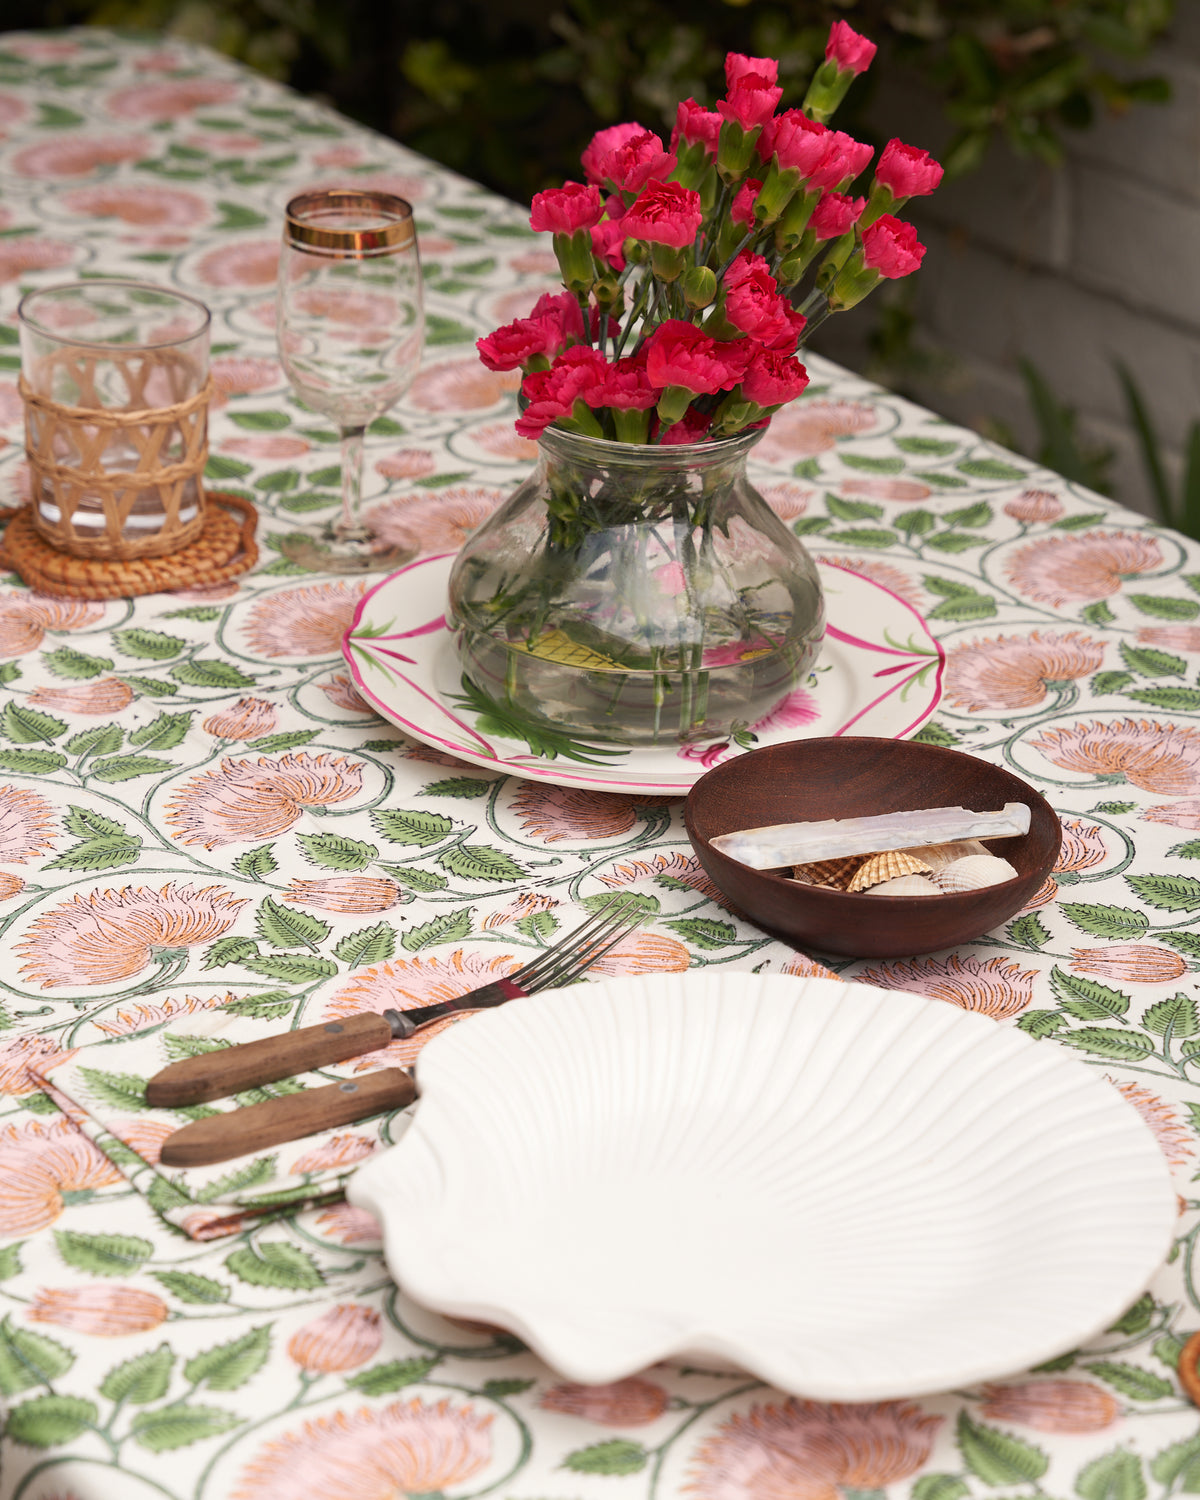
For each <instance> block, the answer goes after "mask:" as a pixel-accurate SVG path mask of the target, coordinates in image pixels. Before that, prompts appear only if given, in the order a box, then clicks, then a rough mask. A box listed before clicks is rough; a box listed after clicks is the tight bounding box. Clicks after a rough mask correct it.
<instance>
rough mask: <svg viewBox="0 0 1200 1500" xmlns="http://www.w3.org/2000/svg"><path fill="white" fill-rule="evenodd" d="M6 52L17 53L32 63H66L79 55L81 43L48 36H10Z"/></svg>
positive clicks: (7, 38)
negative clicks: (68, 59) (70, 58)
mask: <svg viewBox="0 0 1200 1500" xmlns="http://www.w3.org/2000/svg"><path fill="white" fill-rule="evenodd" d="M4 50H5V51H6V52H15V53H16V54H17V55H18V57H24V58H27V59H28V60H29V61H30V62H41V63H55V62H65V61H66V60H67V58H69V57H77V56H78V55H79V43H78V42H68V41H65V40H60V39H59V38H57V37H48V36H20V35H17V36H8V37H5V39H4Z"/></svg>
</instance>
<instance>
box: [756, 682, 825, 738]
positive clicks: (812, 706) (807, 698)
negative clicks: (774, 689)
mask: <svg viewBox="0 0 1200 1500" xmlns="http://www.w3.org/2000/svg"><path fill="white" fill-rule="evenodd" d="M820 717H821V710H820V709H819V708H818V707H817V700H816V699H815V698H814V697H813V695H812V694H811V693H808V692H805V690H804V689H803V688H796V689H794V690H793V691H792V692H790V693H788V694H787V696H786V697H785V698H781V699H780V701H779V702H778V703H777V704H776V705H775V707H774V708H773V709H772V710H771V712H770V713H769V714H767V715H765V717H763V718H761V719H756V720H755V721H754V724H753V728H754V730H755V732H756V733H760V734H766V733H768V732H769V731H771V730H774V729H800V728H802V727H803V726H804V725H805V724H812V723H815V721H816V720H817V719H819V718H820Z"/></svg>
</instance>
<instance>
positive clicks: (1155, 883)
mask: <svg viewBox="0 0 1200 1500" xmlns="http://www.w3.org/2000/svg"><path fill="white" fill-rule="evenodd" d="M1125 879H1126V881H1127V882H1128V884H1129V886H1130V888H1131V889H1132V890H1133V893H1134V895H1136V896H1139V897H1140V898H1141V899H1142V900H1143V901H1145V902H1146V904H1147V905H1149V906H1155V907H1157V908H1158V909H1159V910H1160V911H1195V910H1196V909H1197V908H1198V907H1200V880H1197V879H1196V878H1195V877H1194V876H1191V875H1126V877H1125ZM1146 925H1147V926H1148V925H1149V924H1148V923H1147V924H1146Z"/></svg>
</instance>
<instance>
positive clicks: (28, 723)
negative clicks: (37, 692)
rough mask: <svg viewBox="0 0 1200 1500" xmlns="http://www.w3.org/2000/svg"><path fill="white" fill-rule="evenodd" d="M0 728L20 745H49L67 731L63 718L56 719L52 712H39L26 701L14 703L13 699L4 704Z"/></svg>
mask: <svg viewBox="0 0 1200 1500" xmlns="http://www.w3.org/2000/svg"><path fill="white" fill-rule="evenodd" d="M0 729H3V731H4V733H5V734H6V735H7V736H8V738H9V739H10V740H15V741H16V743H17V744H18V745H32V744H35V743H37V742H40V743H42V744H43V745H48V744H50V743H51V741H53V740H56V739H58V737H59V735H60V734H66V732H67V726H66V724H65V722H64V721H63V720H62V719H56V718H54V716H53V715H52V714H43V713H39V712H38V711H37V709H36V708H27V707H26V705H25V704H24V703H14V702H13V701H12V700H11V699H10V700H9V701H8V702H7V703H6V704H5V705H4V712H3V714H0Z"/></svg>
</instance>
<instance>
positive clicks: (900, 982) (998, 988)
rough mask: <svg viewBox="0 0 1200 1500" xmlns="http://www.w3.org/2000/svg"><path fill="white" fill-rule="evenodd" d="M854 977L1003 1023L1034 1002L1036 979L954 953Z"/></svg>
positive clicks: (1003, 963)
mask: <svg viewBox="0 0 1200 1500" xmlns="http://www.w3.org/2000/svg"><path fill="white" fill-rule="evenodd" d="M855 978H856V979H857V980H859V981H860V982H861V983H862V984H876V985H879V986H880V987H881V988H883V989H885V990H914V991H915V992H916V993H917V994H918V995H928V996H930V998H931V999H934V1000H947V1001H949V1002H950V1004H951V1005H957V1006H959V1007H960V1008H961V1009H962V1010H974V1011H978V1012H979V1013H980V1014H981V1015H984V1016H991V1017H992V1018H993V1019H994V1020H997V1021H1007V1020H1008V1019H1009V1017H1010V1016H1017V1015H1020V1013H1021V1012H1022V1011H1023V1010H1024V1009H1025V1007H1026V1006H1027V1005H1028V1004H1029V1003H1030V1001H1031V1000H1032V999H1033V984H1034V981H1035V980H1036V979H1037V974H1036V973H1034V972H1031V971H1030V970H1028V969H1022V968H1020V967H1019V966H1018V965H1017V964H1015V963H1013V962H1012V961H1011V960H1009V959H1006V958H989V959H986V960H985V959H979V958H976V957H974V955H972V954H968V955H967V957H966V958H961V957H960V956H959V955H958V954H957V953H952V954H951V955H950V957H949V958H927V959H923V960H922V959H915V960H913V961H911V962H906V963H894V964H884V965H883V966H882V967H881V968H878V969H865V970H863V972H862V973H861V974H856V975H855Z"/></svg>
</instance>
